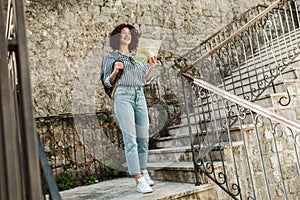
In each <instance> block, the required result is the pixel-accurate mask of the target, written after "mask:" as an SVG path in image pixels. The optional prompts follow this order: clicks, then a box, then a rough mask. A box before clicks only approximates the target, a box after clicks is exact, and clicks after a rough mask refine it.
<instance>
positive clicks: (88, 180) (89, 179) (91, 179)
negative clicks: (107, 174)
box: [83, 176, 98, 185]
mask: <svg viewBox="0 0 300 200" xmlns="http://www.w3.org/2000/svg"><path fill="white" fill-rule="evenodd" d="M94 183H98V180H97V178H96V177H95V176H88V177H86V178H85V179H84V180H83V185H91V184H94Z"/></svg>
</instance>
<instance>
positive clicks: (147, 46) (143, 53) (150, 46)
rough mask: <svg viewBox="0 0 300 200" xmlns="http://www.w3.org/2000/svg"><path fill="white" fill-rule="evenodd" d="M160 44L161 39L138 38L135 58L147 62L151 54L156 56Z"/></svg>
mask: <svg viewBox="0 0 300 200" xmlns="http://www.w3.org/2000/svg"><path fill="white" fill-rule="evenodd" d="M160 44H161V40H152V39H147V38H140V39H139V44H138V48H137V54H136V57H135V60H136V61H143V62H147V60H148V59H149V58H151V57H152V56H157V54H158V51H159V48H160Z"/></svg>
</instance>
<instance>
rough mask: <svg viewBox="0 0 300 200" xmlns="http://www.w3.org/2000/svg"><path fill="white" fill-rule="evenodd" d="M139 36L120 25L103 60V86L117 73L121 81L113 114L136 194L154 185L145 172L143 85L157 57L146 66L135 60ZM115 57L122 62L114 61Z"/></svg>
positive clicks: (146, 125) (146, 130)
mask: <svg viewBox="0 0 300 200" xmlns="http://www.w3.org/2000/svg"><path fill="white" fill-rule="evenodd" d="M138 40H139V34H138V32H137V30H136V29H135V28H134V26H132V25H130V24H120V25H118V26H117V27H115V29H114V30H113V31H112V32H111V33H110V46H111V47H112V49H113V50H114V51H113V52H109V53H107V54H106V55H105V56H104V58H103V64H102V67H103V70H104V84H105V85H106V86H108V87H112V83H114V82H115V80H116V77H117V74H118V73H119V71H121V70H123V74H122V76H121V78H120V79H119V80H118V81H117V82H116V90H115V93H114V97H113V99H114V113H115V116H116V118H117V121H118V123H119V126H120V129H121V131H122V135H123V140H124V145H125V157H126V162H127V166H128V171H129V174H130V175H133V176H134V178H135V180H136V184H137V185H136V187H137V191H138V192H141V193H149V192H153V190H152V188H151V186H150V185H153V184H154V182H153V180H152V179H151V178H150V176H149V174H148V172H147V169H146V167H147V159H148V143H149V118H148V109H147V104H146V99H145V95H144V92H143V88H142V87H143V86H144V85H145V83H146V81H148V80H149V79H150V78H151V74H152V69H153V68H154V67H155V65H156V56H153V57H152V58H150V59H149V60H148V61H147V63H145V62H138V61H135V60H134V58H135V55H136V54H135V52H134V51H133V50H135V49H136V48H137V45H138ZM113 54H114V55H115V54H118V56H119V58H120V59H121V61H122V62H120V61H116V59H115V56H113Z"/></svg>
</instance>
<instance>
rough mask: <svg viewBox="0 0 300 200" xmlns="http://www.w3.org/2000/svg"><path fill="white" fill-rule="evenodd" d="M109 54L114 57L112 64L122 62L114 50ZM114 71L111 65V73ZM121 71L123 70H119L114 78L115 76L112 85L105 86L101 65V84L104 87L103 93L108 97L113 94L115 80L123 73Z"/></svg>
mask: <svg viewBox="0 0 300 200" xmlns="http://www.w3.org/2000/svg"><path fill="white" fill-rule="evenodd" d="M111 55H112V56H113V57H114V59H115V62H114V63H113V65H114V64H115V63H116V62H122V59H121V58H120V56H119V54H118V53H116V52H112V53H111ZM113 71H114V67H112V71H111V73H112V72H113ZM123 71H124V70H119V72H118V74H117V76H116V78H115V81H114V82H113V83H112V86H113V87H107V86H106V85H105V84H104V70H103V66H102V71H101V82H102V85H103V87H104V91H105V93H106V94H107V95H108V96H109V98H112V96H113V92H114V90H115V87H116V83H117V81H118V80H119V79H120V78H121V76H122V74H123Z"/></svg>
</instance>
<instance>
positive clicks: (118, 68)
mask: <svg viewBox="0 0 300 200" xmlns="http://www.w3.org/2000/svg"><path fill="white" fill-rule="evenodd" d="M120 69H124V64H123V63H122V62H119V61H118V62H115V71H116V73H118V72H119V70H120Z"/></svg>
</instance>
